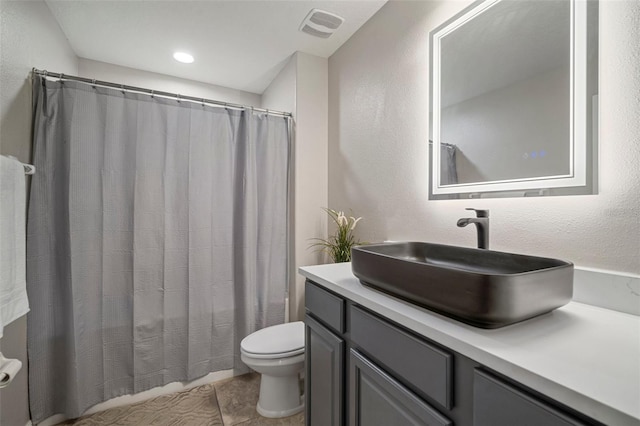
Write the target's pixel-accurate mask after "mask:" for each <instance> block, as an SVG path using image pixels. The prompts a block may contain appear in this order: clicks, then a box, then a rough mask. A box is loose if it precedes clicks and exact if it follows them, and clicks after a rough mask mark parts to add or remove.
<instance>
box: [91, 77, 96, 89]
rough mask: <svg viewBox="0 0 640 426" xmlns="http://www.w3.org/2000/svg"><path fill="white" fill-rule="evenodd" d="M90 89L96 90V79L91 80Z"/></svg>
mask: <svg viewBox="0 0 640 426" xmlns="http://www.w3.org/2000/svg"><path fill="white" fill-rule="evenodd" d="M91 87H93V88H94V89H95V88H96V79H95V78H94V79H92V80H91Z"/></svg>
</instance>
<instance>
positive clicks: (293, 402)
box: [256, 373, 304, 418]
mask: <svg viewBox="0 0 640 426" xmlns="http://www.w3.org/2000/svg"><path fill="white" fill-rule="evenodd" d="M299 385H300V382H299V378H298V375H297V374H294V375H290V376H284V377H282V376H279V377H278V376H269V375H267V374H264V373H263V374H262V377H261V379H260V397H259V398H258V405H257V406H256V411H258V414H260V415H261V416H263V417H269V418H280V417H289V416H293V415H294V414H297V413H299V412H301V411H302V410H304V400H303V399H302V397H301V396H300V386H299Z"/></svg>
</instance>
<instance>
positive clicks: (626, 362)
mask: <svg viewBox="0 0 640 426" xmlns="http://www.w3.org/2000/svg"><path fill="white" fill-rule="evenodd" d="M299 271H300V273H301V274H302V275H304V276H305V277H307V278H309V279H310V280H312V281H314V282H316V283H318V284H320V285H322V286H324V287H326V288H327V289H329V290H332V291H334V292H335V293H338V294H341V295H343V296H344V297H346V298H348V299H351V300H353V301H354V302H356V303H358V304H360V305H362V306H365V307H367V308H369V309H371V310H372V311H374V312H377V313H379V314H380V315H382V316H384V317H387V318H389V319H390V320H392V321H395V322H396V323H398V324H401V325H403V326H405V327H407V328H408V329H410V330H413V331H415V332H416V333H418V334H421V335H423V336H425V337H427V338H429V339H432V340H434V341H436V342H438V343H440V344H442V345H443V346H446V347H449V348H451V349H453V350H454V351H456V352H458V353H460V354H462V355H465V356H467V357H469V358H471V359H473V360H475V361H476V362H478V363H480V364H484V365H486V366H487V367H489V368H491V369H493V370H495V371H497V372H500V373H502V374H504V375H506V376H508V377H511V378H512V379H514V380H516V381H517V382H520V383H522V384H524V385H526V386H528V387H530V388H532V389H534V390H537V391H539V392H541V393H543V394H545V395H548V396H549V397H551V398H553V399H555V400H557V401H558V402H560V403H562V404H564V405H566V406H568V407H571V408H573V409H575V410H577V411H579V412H581V413H584V414H585V415H587V416H589V417H592V418H594V419H596V420H598V421H601V422H603V423H605V424H607V425H616V426H617V425H636V426H637V425H640V317H638V316H635V315H631V314H625V313H621V312H617V311H612V310H608V309H603V308H598V307H595V306H590V305H585V304H582V303H577V302H571V303H569V304H568V305H565V306H563V307H562V308H559V309H556V310H555V311H553V312H551V313H549V314H545V315H542V316H539V317H537V318H532V319H530V320H527V321H523V322H521V323H518V324H513V325H510V326H507V327H504V328H500V329H496V330H485V329H481V328H476V327H472V326H469V325H466V324H464V323H461V322H459V321H456V320H453V319H450V318H448V317H445V316H442V315H439V314H436V313H434V312H431V311H429V310H427V309H423V308H421V307H418V306H416V305H412V304H410V303H408V302H405V301H403V300H400V299H396V298H394V297H391V296H389V295H387V294H384V293H382V292H379V291H376V290H374V289H372V288H370V287H366V286H363V285H362V284H361V283H360V281H359V280H358V279H357V278H356V277H355V276H354V275H353V274H352V273H351V263H337V264H329V265H318V266H307V267H302V268H300V270H299Z"/></svg>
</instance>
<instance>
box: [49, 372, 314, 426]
mask: <svg viewBox="0 0 640 426" xmlns="http://www.w3.org/2000/svg"><path fill="white" fill-rule="evenodd" d="M259 389H260V375H259V374H255V373H252V374H245V375H242V376H237V377H233V378H231V379H226V380H221V381H219V382H215V383H212V384H208V385H204V386H199V387H196V388H193V389H189V390H185V391H182V392H176V393H173V394H170V395H163V396H159V397H156V398H153V399H150V400H147V401H143V402H139V403H137V404H133V405H128V406H124V407H116V408H111V409H109V410H105V411H101V412H99V413H95V414H91V415H88V416H84V417H80V418H78V419H75V420H68V421H66V422H64V423H60V425H65V426H106V425H122V426H133V425H136V426H138V425H142V426H147V425H148V426H169V425H171V426H178V425H184V426H191V425H196V426H199V425H211V426H231V425H234V426H235V425H238V426H256V425H265V426H272V425H273V426H302V425H304V413H299V414H296V415H295V416H291V417H286V418H283V419H267V418H264V417H261V416H260V415H259V414H258V413H257V412H256V403H257V402H258V391H259Z"/></svg>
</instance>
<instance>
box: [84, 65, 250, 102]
mask: <svg viewBox="0 0 640 426" xmlns="http://www.w3.org/2000/svg"><path fill="white" fill-rule="evenodd" d="M78 73H79V75H80V76H82V77H87V78H95V79H96V80H104V81H109V82H112V83H121V84H128V85H130V86H137V87H142V88H145V89H152V90H161V91H165V92H169V93H177V94H180V95H184V96H194V97H197V98H206V99H212V100H214V101H221V102H229V103H235V104H240V105H247V106H254V107H259V106H260V102H261V97H260V95H258V94H255V93H249V92H243V91H242V90H235V89H229V88H228V87H222V86H215V85H213V84H208V83H201V82H199V81H193V80H186V79H184V78H178V77H173V76H170V75H165V74H158V73H155V72H149V71H142V70H137V69H134V68H127V67H121V66H119V65H113V64H107V63H105V62H98V61H92V60H90V59H84V58H80V59H79V60H78Z"/></svg>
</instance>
